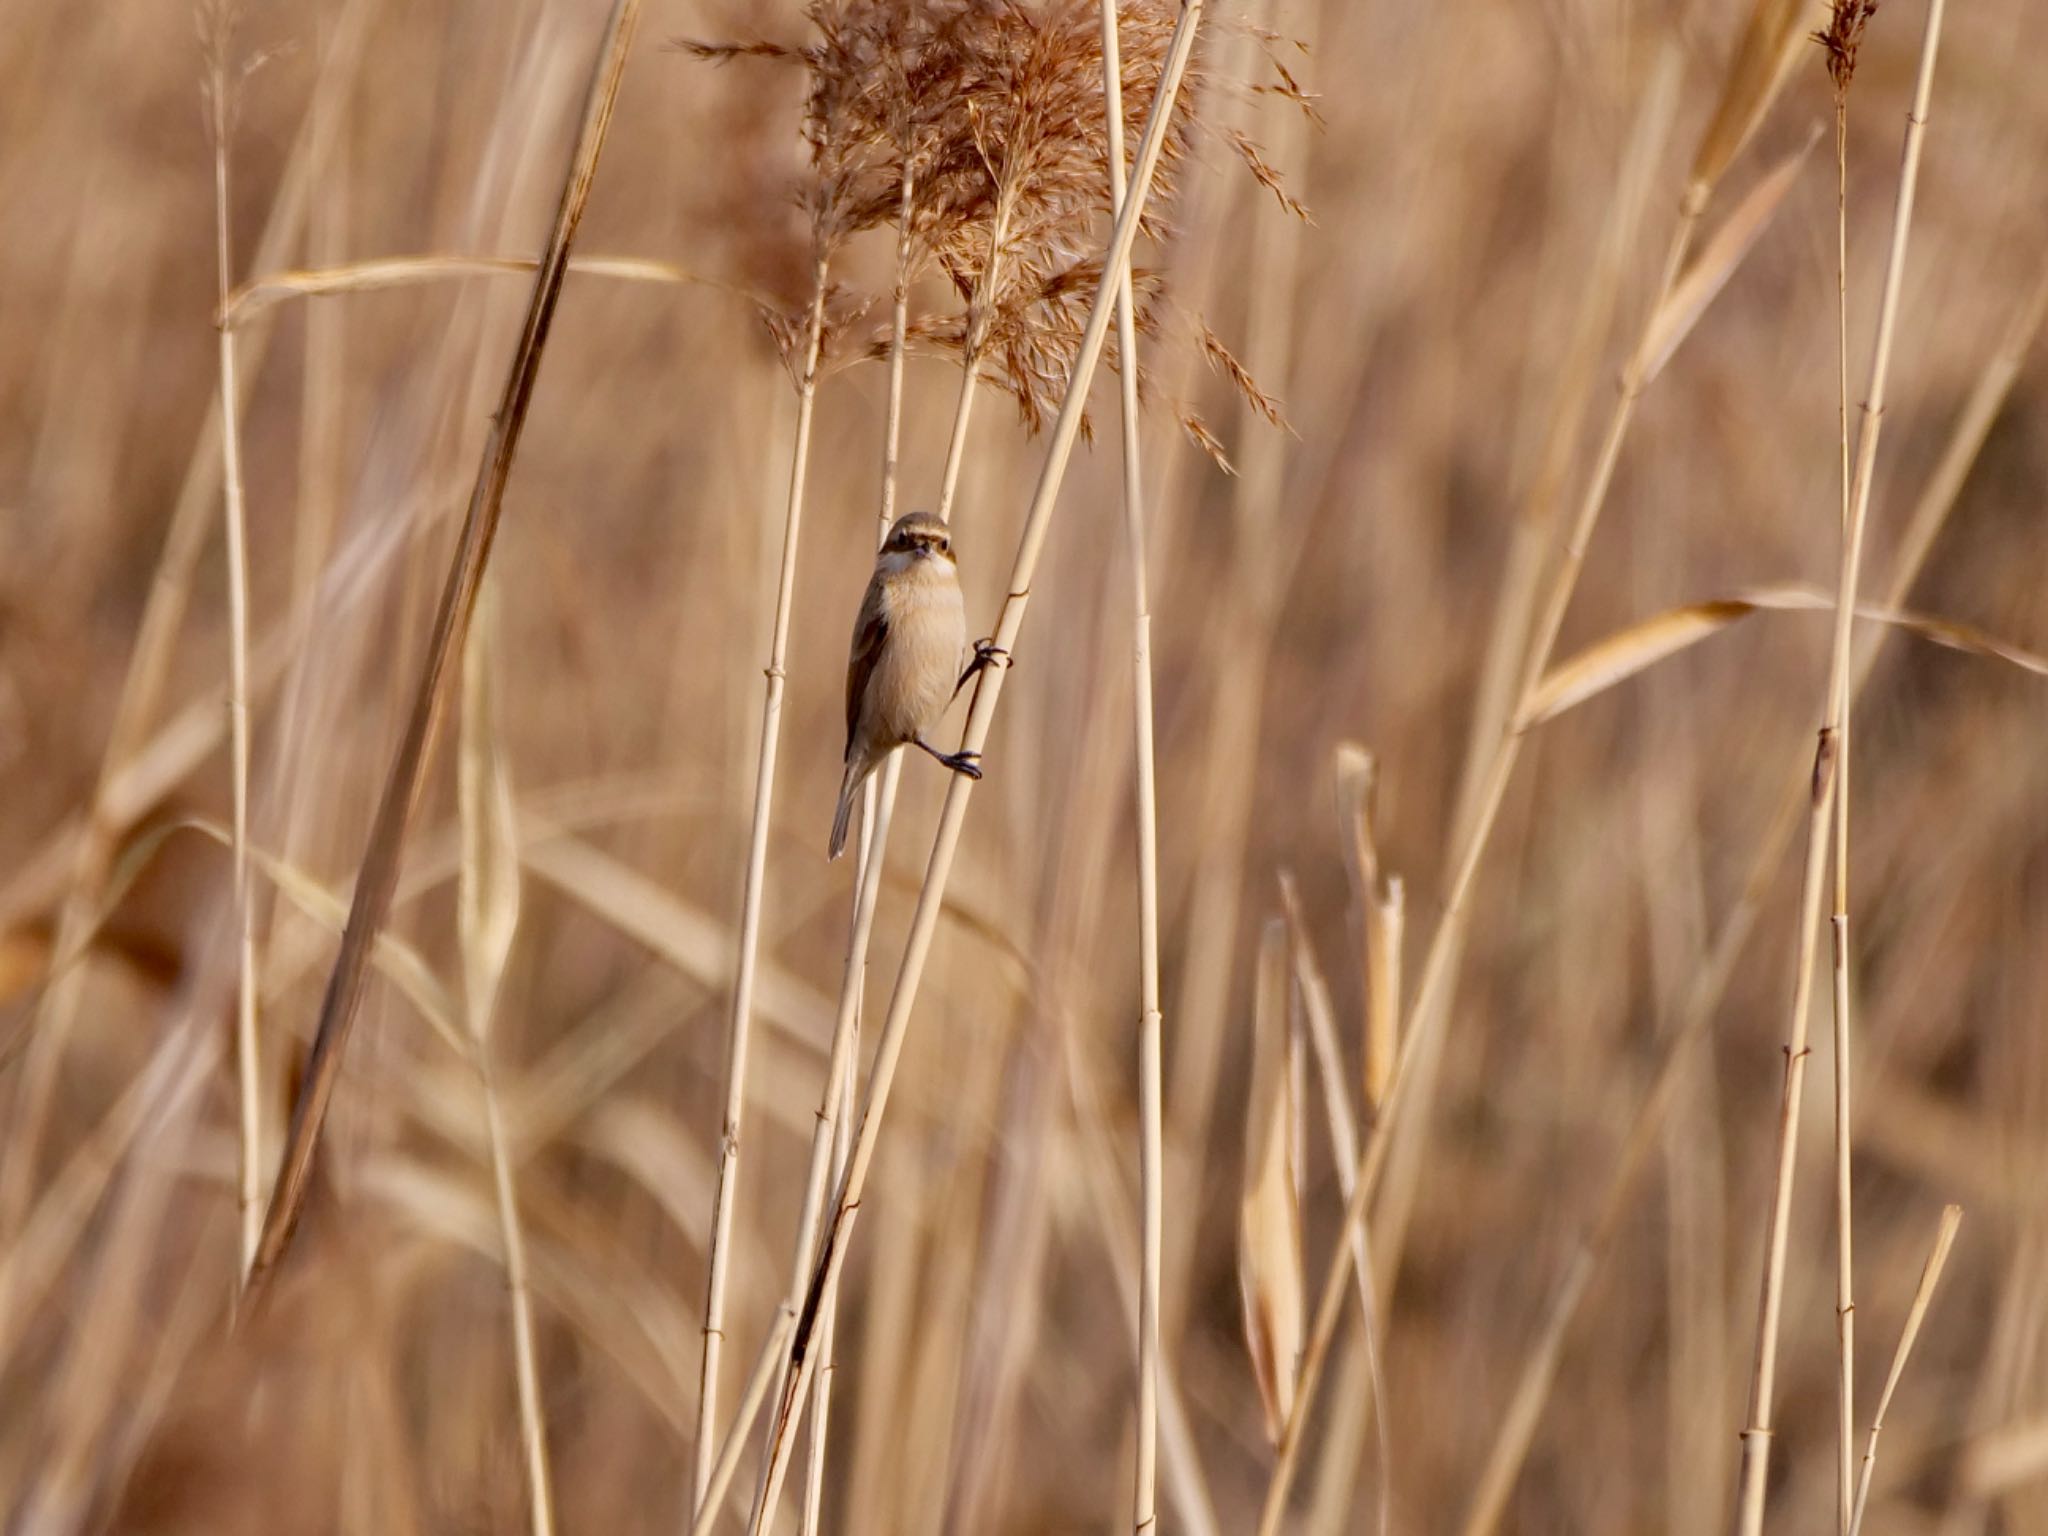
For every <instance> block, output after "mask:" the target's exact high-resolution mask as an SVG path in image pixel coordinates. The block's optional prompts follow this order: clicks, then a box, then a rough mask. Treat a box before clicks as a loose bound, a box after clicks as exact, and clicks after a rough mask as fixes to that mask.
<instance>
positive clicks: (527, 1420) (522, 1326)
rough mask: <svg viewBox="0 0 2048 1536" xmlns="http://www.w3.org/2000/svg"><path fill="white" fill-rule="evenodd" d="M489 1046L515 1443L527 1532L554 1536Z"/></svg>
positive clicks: (514, 1209)
mask: <svg viewBox="0 0 2048 1536" xmlns="http://www.w3.org/2000/svg"><path fill="white" fill-rule="evenodd" d="M490 1056H491V1047H490V1043H489V1041H488V1040H483V1039H479V1040H478V1042H477V1063H476V1065H477V1076H478V1080H479V1082H480V1083H481V1085H482V1088H483V1096H484V1127H485V1130H486V1131H487V1132H488V1134H489V1138H490V1151H491V1184H492V1188H493V1190H494V1192H495V1194H496V1197H497V1204H498V1235H499V1240H500V1241H501V1242H503V1244H504V1245H505V1285H506V1288H507V1289H508V1290H509V1291H510V1292H511V1293H512V1366H513V1372H514V1375H515V1376H516V1377H517V1380H518V1385H519V1438H520V1441H521V1444H522V1447H523V1449H524V1451H525V1454H526V1486H527V1508H528V1522H529V1529H530V1530H531V1531H532V1533H533V1536H554V1530H555V1493H554V1479H553V1477H552V1475H551V1474H550V1473H549V1471H548V1436H547V1420H546V1418H545V1417H544V1416H543V1412H542V1408H541V1398H540V1364H539V1360H538V1358H537V1354H536V1351H535V1350H534V1347H533V1289H532V1286H531V1285H530V1284H529V1283H528V1281H527V1277H526V1240H525V1236H524V1234H523V1232H522V1230H521V1228H520V1224H519V1197H518V1192H517V1191H516V1190H515V1189H514V1187H513V1183H512V1156H511V1149H510V1147H509V1146H508V1145H507V1140H506V1136H505V1121H504V1115H503V1113H502V1112H501V1111H500V1108H499V1105H498V1089H497V1082H496V1080H495V1076H494V1074H493V1073H492V1070H491V1060H490Z"/></svg>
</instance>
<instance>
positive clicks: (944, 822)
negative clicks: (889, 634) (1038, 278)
mask: <svg viewBox="0 0 2048 1536" xmlns="http://www.w3.org/2000/svg"><path fill="white" fill-rule="evenodd" d="M1202 10H1203V0H1184V3H1183V4H1182V6H1181V11H1180V19H1179V21H1178V23H1177V24H1176V26H1175V29H1174V34H1173V40H1172V43H1171V45H1170V47H1169V49H1168V52H1167V57H1166V62H1165V66H1164V68H1163V70H1162V72H1161V75H1160V81H1159V90H1158V94H1157V96H1156V97H1155V98H1154V100H1153V104H1152V109H1151V115H1150V117H1149V118H1148V120H1147V123H1146V128H1145V137H1144V139H1143V141H1142V143H1141V144H1140V147H1139V150H1138V160H1137V165H1136V168H1135V170H1134V171H1133V173H1132V178H1131V192H1130V196H1129V198H1128V199H1127V200H1126V202H1125V204H1124V209H1123V212H1122V213H1121V214H1120V215H1119V216H1118V218H1117V221H1116V232H1115V234H1114V235H1113V236H1112V237H1111V240H1110V244H1109V249H1108V250H1107V251H1106V252H1105V254H1104V262H1103V275H1102V278H1101V280H1100V281H1099V282H1098V283H1097V285H1096V290H1095V297H1094V301H1093V303H1092V306H1091V308H1090V310H1089V314H1088V324H1087V327H1086V329H1085V330H1084V331H1083V333H1082V337H1081V343H1080V346H1079V347H1078V348H1077V349H1076V353H1075V358H1074V366H1073V372H1072V375H1071V377H1070V379H1069V381H1068V386H1067V392H1066V396H1065V398H1064V399H1063V400H1062V401H1061V403H1060V411H1059V416H1058V418H1057V419H1056V420H1055V421H1054V423H1053V426H1052V431H1051V436H1050V442H1049V444H1048V447H1047V450H1046V458H1045V463H1044V466H1043V467H1042V468H1041V470H1040V472H1039V478H1038V484H1037V486H1036V488H1035V490H1034V491H1033V493H1032V498H1031V505H1030V508H1029V510H1028V511H1027V512H1026V514H1025V519H1024V531H1023V534H1022V537H1021V538H1020V539H1019V541H1018V547H1017V556H1016V560H1015V562H1014V564H1013V566H1012V568H1011V575H1010V584H1009V594H1008V596H1007V597H1006V598H1005V599H1004V602H1003V609H1002V614H1001V618H1000V620H999V622H998V624H997V626H996V634H995V643H996V644H997V645H998V646H999V647H1001V648H1002V649H1003V650H1005V651H1009V652H1012V653H1014V652H1015V649H1016V641H1017V636H1018V633H1019V632H1020V631H1021V629H1022V628H1023V623H1024V615H1025V612H1026V610H1027V609H1028V607H1029V606H1030V601H1031V581H1032V577H1033V575H1034V574H1035V572H1036V571H1037V569H1038V559H1039V555H1040V554H1041V552H1042V551H1043V549H1044V546H1045V539H1046V535H1047V534H1048V532H1049V531H1050V529H1051V523H1052V513H1053V508H1054V506H1055V505H1056V504H1057V502H1058V499H1059V491H1060V486H1061V483H1062V482H1063V480H1064V478H1065V475H1066V469H1067V462H1068V460H1069V458H1070V457H1071V456H1072V453H1073V448H1074V441H1075V439H1076V438H1077V437H1078V435H1079V433H1080V428H1081V416H1082V413H1083V411H1084V409H1085V406H1086V402H1087V398H1088V389H1089V386H1090V384H1092V383H1093V381H1094V377H1095V369H1096V366H1097V365H1098V364H1099V363H1100V361H1101V359H1102V349H1103V343H1104V342H1105V340H1107V338H1108V333H1109V325H1110V320H1111V316H1112V314H1113V312H1114V309H1115V298H1116V283H1115V277H1114V274H1115V273H1116V272H1118V271H1119V270H1121V269H1122V268H1123V267H1124V265H1125V264H1126V263H1127V262H1129V260H1130V257H1131V247H1132V245H1133V244H1134V243H1135V241H1136V239H1137V234H1138V221H1139V219H1140V218H1141V217H1142V216H1143V213H1144V206H1145V200H1146V197H1147V196H1148V195H1149V193H1150V191H1151V186H1152V177H1153V173H1154V172H1155V171H1156V170H1157V169H1158V165H1159V157H1160V153H1161V151H1162V150H1163V149H1164V147H1165V141H1166V132H1167V127H1168V124H1169V122H1170V120H1171V117H1172V112H1173V103H1174V100H1175V98H1176V97H1177V96H1178V94H1179V92H1180V85H1181V80H1182V78H1183V77H1184V76H1185V74H1186V72H1187V65H1188V59H1189V56H1190V55H1191V53H1192V52H1193V49H1194V42H1195V31H1196V27H1197V24H1198V23H1199V22H1200V20H1201V15H1202ZM1004 671H1005V669H1003V668H1001V667H993V668H989V669H987V670H985V671H983V672H982V673H981V674H980V677H979V681H978V685H977V687H976V689H975V693H974V702H973V704H972V706H971V707H970V709H969V711H968V715H967V729H966V733H965V739H964V741H963V742H962V750H964V751H970V752H979V751H980V750H981V749H982V748H983V747H985V746H986V745H987V742H988V734H989V728H990V726H991V725H993V723H994V720H995V711H996V706H997V705H998V703H999V702H1000V701H1001V698H1002V689H1003V677H1004ZM973 789H974V783H973V781H972V780H971V779H969V778H967V777H966V776H965V775H964V774H955V775H954V776H953V778H952V781H951V783H950V785H949V786H948V789H947V793H946V802H945V806H944V808H943V809H942V810H941V812H940V817H939V828H938V834H937V836H936V837H935V839H934V840H933V844H932V853H931V860H930V862H929V864H928V865H927V866H926V870H925V878H924V884H923V886H922V887H921V888H920V890H919V893H918V902H917V909H916V911H915V913H914V914H913V915H912V917H911V925H910V933H909V937H908V938H907V940H906V941H905V944H904V951H903V960H902V963H901V965H900V966H899V968H898V970H897V975H896V985H895V989H894V991H893V992H892V993H891V995H890V999H889V1011H888V1015H887V1017H886V1019H885V1020H884V1023H883V1026H882V1036H881V1042H880V1044H879V1046H878V1047H877V1051H876V1056H875V1064H874V1067H873V1070H872V1075H871V1077H870V1079H869V1086H868V1092H867V1099H866V1103H865V1104H864V1106H863V1108H862V1113H861V1121H860V1130H859V1133H858V1135H857V1136H856V1137H855V1139H854V1146H853V1156H852V1158H851V1159H850V1160H849V1162H848V1163H847V1168H846V1175H845V1177H844V1178H843V1179H842V1180H841V1181H840V1186H839V1191H838V1198H837V1199H836V1201H835V1202H834V1209H833V1217H832V1221H831V1224H830V1226H829V1228H828V1229H827V1232H826V1237H825V1243H824V1248H823V1251H822V1253H821V1254H820V1255H819V1257H818V1259H817V1262H816V1264H815V1266H814V1268H813V1271H812V1273H811V1274H810V1276H809V1285H808V1287H807V1294H806V1301H805V1306H804V1312H803V1314H802V1320H801V1321H800V1323H799V1325H798V1328H797V1332H796V1335H795V1337H794V1338H793V1339H792V1341H791V1345H790V1366H791V1368H792V1370H793V1372H794V1373H795V1380H794V1381H793V1382H792V1383H791V1384H789V1385H788V1386H786V1387H785V1389H784V1392H783V1394H782V1403H781V1413H780V1417H779V1419H778V1420H777V1422H776V1423H775V1424H773V1425H772V1426H771V1435H770V1440H769V1455H768V1460H769V1465H768V1479H767V1494H768V1497H767V1499H766V1500H765V1502H764V1504H763V1506H762V1508H761V1510H760V1511H759V1512H758V1513H759V1518H758V1519H757V1521H756V1523H755V1526H754V1529H755V1530H756V1531H757V1532H758V1531H761V1530H765V1529H767V1528H768V1527H769V1525H770V1524H772V1521H773V1518H774V1511H775V1504H776V1501H777V1498H778V1497H779V1495H780V1491H781V1484H782V1479H783V1473H784V1471H785V1470H786V1468H787V1463H788V1457H789V1449H790V1445H791V1441H792V1436H793V1435H794V1432H795V1429H796V1420H797V1418H798V1417H799V1416H800V1413H801V1409H802V1405H803V1400H804V1390H803V1389H804V1384H805V1380H806V1378H807V1377H808V1376H809V1375H810V1374H811V1371H812V1370H813V1369H814V1367H815V1364H816V1352H815V1351H814V1350H813V1349H812V1348H811V1343H812V1331H813V1328H814V1324H815V1319H816V1316H817V1312H818V1308H819V1306H820V1305H821V1304H822V1303H823V1302H824V1301H825V1300H826V1299H827V1298H829V1297H830V1296H831V1295H832V1293H833V1292H834V1291H835V1289H836V1288H837V1286H838V1283H839V1277H840V1275H841V1273H842V1272H843V1269H844V1265H845V1262H846V1254H847V1250H848V1247H849V1245H850V1241H851V1238H852V1233H853V1226H854V1221H855V1218H856V1217H857V1215H858V1213H859V1210H860V1199H861V1192H862V1190H863V1189H864V1188H865V1186H866V1183H867V1174H868V1170H869V1168H870V1167H871V1166H872V1164H873V1161H874V1155H875V1146H876V1143H877V1141H878V1139H879V1137H880V1134H881V1127H882V1120H883V1116H884V1113H885V1111H886V1110H887V1107H888V1100H889V1091H890V1088H891V1086H892V1084H893V1083H894V1081H895V1074H896V1067H897V1064H898V1062H899V1061H900V1059H901V1057H902V1053H903V1042H904V1038H905V1035H906V1034H907V1032H908V1027H909V1023H910V1014H911V1010H912V1008H913V1006H914V1005H915V1003H916V1000H917V989H918V985H919V983H920V981H921V980H922V979H923V976H924V967H925V962H926V960H927V959H928V958H929V957H930V954H931V945H932V939H933V936H934V935H935V934H936V932H937V930H938V921H939V912H940V908H941V907H942V906H943V904H944V901H945V891H946V882H947V879H948V877H949V876H950V875H951V873H952V867H953V856H954V854H955V852H956V851H957V850H958V848H959V842H960V831H961V827H962V826H963V824H964V823H965V820H966V816H967V805H968V802H969V800H971V799H972V797H973Z"/></svg>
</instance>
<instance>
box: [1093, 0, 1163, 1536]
mask: <svg viewBox="0 0 2048 1536" xmlns="http://www.w3.org/2000/svg"><path fill="white" fill-rule="evenodd" d="M1118 31H1119V27H1118V19H1117V11H1116V5H1115V3H1114V0H1102V100H1103V123H1104V132H1105V136H1106V138H1107V141H1108V146H1107V147H1108V155H1107V157H1106V158H1107V159H1108V162H1109V195H1110V212H1111V214H1112V215H1116V214H1121V213H1122V212H1123V206H1124V197H1125V192H1126V186H1125V182H1126V177H1125V173H1124V103H1123V58H1122V49H1121V45H1120V42H1119V37H1118ZM1110 276H1111V278H1112V280H1113V281H1114V282H1115V283H1116V341H1117V351H1118V356H1119V357H1121V358H1122V360H1123V366H1122V367H1121V368H1120V369H1118V371H1117V382H1118V384H1119V385H1120V386H1121V388H1122V399H1121V401H1120V405H1121V410H1120V413H1119V417H1118V423H1119V425H1120V426H1121V428H1122V432H1123V469H1124V476H1123V500H1124V544H1125V547H1126V548H1127V549H1128V551H1129V559H1130V562H1131V682H1132V687H1131V730H1132V738H1133V740H1132V763H1133V770H1134V780H1133V792H1134V796H1135V804H1134V815H1133V819H1134V820H1135V822H1136V825H1137V863H1138V1168H1139V1176H1138V1184H1139V1191H1140V1194H1139V1207H1140V1218H1139V1222H1140V1225H1139V1234H1138V1251H1139V1255H1140V1257H1139V1264H1138V1350H1137V1355H1138V1362H1137V1364H1138V1392H1137V1399H1138V1403H1137V1407H1138V1425H1137V1437H1138V1443H1137V1461H1136V1466H1135V1468H1134V1470H1133V1472H1132V1491H1131V1529H1132V1531H1133V1532H1135V1533H1136V1536H1145V1533H1146V1532H1147V1531H1150V1530H1152V1529H1153V1528H1154V1526H1155V1525H1156V1524H1157V1523H1158V1518H1159V1514H1158V1510H1159V1494H1158V1487H1157V1483H1158V1464H1159V1277H1160V1264H1161V1255H1162V1251H1163V1245H1164V1233H1165V1226H1166V1194H1165V1181H1164V1169H1163V1159H1164V1157H1165V1146H1164V1137H1165V1122H1164V1115H1163V1113H1162V1105H1161V1103H1160V1094H1161V1062H1160V1057H1161V1053H1162V1050H1163V1045H1162V1035H1163V1033H1164V1028H1165V1017H1164V1014H1163V1013H1162V1012H1161V1008H1160V996H1159V791H1158V770H1157V766H1156V764H1155V763H1154V761H1153V753H1152V599H1151V595H1150V591H1149V583H1148V582H1147V580H1146V574H1145V564H1146V560H1145V476H1144V461H1143V456H1142V453H1143V450H1142V447H1141V433H1140V425H1141V422H1140V418H1139V414H1138V332H1137V321H1136V317H1135V315H1134V314H1133V312H1132V310H1133V305H1132V299H1131V269H1130V263H1129V261H1125V262H1124V263H1123V264H1122V265H1121V267H1120V268H1118V269H1117V270H1116V271H1114V272H1112V273H1111V274H1110Z"/></svg>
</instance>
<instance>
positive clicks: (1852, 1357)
mask: <svg viewBox="0 0 2048 1536" xmlns="http://www.w3.org/2000/svg"><path fill="white" fill-rule="evenodd" d="M1835 365H1836V377H1837V389H1838V392H1837V396H1836V412H1837V420H1838V425H1839V432H1838V437H1839V439H1840V447H1841V456H1842V534H1841V536H1842V540H1843V542H1844V544H1845V545H1846V543H1847V541H1848V538H1849V521H1850V504H1849V498H1850V493H1851V490H1852V487H1851V484H1850V480H1851V478H1852V476H1851V471H1850V467H1849V89H1848V81H1847V79H1846V78H1845V79H1843V80H1842V81H1840V82H1839V83H1838V84H1837V85H1836V87H1835ZM1849 715H1850V709H1849V700H1848V699H1847V698H1845V699H1844V701H1843V709H1842V718H1841V721H1840V724H1839V728H1838V730H1837V733H1836V736H1835V833H1834V836H1835V904H1834V912H1833V914H1832V917H1831V920H1830V924H1829V927H1830V930H1831V934H1832V938H1833V945H1832V957H1833V962H1834V1004H1835V1346H1836V1357H1837V1360H1838V1362H1839V1380H1838V1382H1837V1393H1836V1399H1837V1401H1836V1425H1835V1530H1836V1532H1837V1536H1849V1526H1850V1522H1851V1517H1852V1511H1853V1506H1854V1504H1855V1499H1856V1491H1855V1479H1856V1288H1855V1277H1856V1264H1855V1245H1854V1241H1853V1238H1854V1229H1853V1226H1852V1212H1851V1201H1850V1190H1851V1180H1850V1147H1849V1137H1850V1114H1849V1093H1850V1087H1851V1081H1850V1071H1849Z"/></svg>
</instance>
